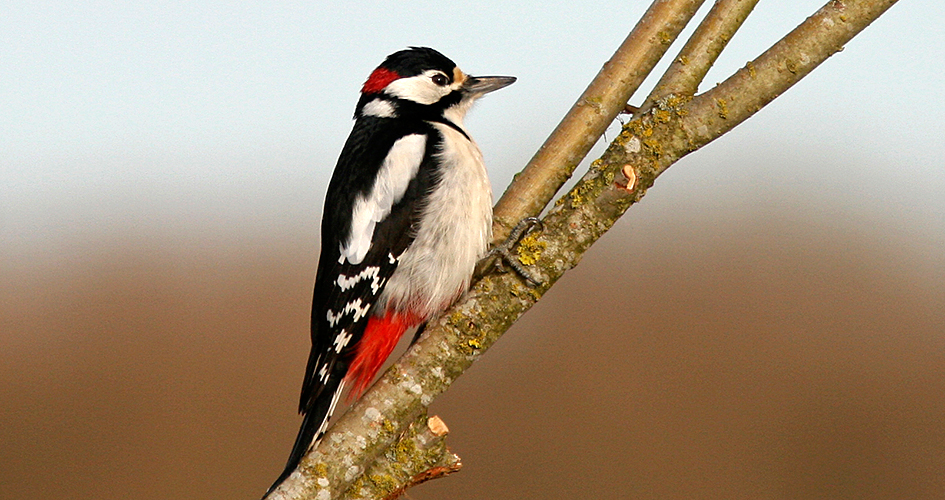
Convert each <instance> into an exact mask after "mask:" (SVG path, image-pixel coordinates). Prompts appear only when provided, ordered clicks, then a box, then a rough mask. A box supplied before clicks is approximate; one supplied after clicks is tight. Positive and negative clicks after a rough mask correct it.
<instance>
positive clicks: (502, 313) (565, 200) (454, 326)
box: [272, 0, 896, 500]
mask: <svg viewBox="0 0 945 500" xmlns="http://www.w3.org/2000/svg"><path fill="white" fill-rule="evenodd" d="M895 1H896V0H845V1H842V2H841V1H838V0H831V1H830V2H829V3H828V4H827V5H825V6H824V7H823V8H822V9H820V10H819V11H818V12H817V13H816V14H814V15H813V16H811V17H810V18H808V19H807V20H806V21H804V22H803V23H802V24H801V25H800V26H798V27H797V28H796V29H795V30H794V31H792V32H791V33H790V34H788V35H787V36H786V37H785V38H784V39H782V40H781V41H779V42H778V43H777V44H775V45H774V46H773V47H772V48H771V49H769V50H768V51H766V52H765V53H764V54H762V55H761V56H760V57H758V58H757V59H756V60H755V61H753V62H752V63H749V64H748V65H747V66H746V67H745V68H742V69H740V70H739V71H738V72H737V73H736V74H735V75H733V76H732V77H731V78H729V79H727V80H726V81H725V82H723V83H722V84H720V85H719V86H717V87H716V88H714V89H712V90H710V91H708V92H706V93H704V94H702V95H700V96H697V97H695V98H692V99H691V100H690V99H689V98H687V97H679V96H667V97H666V98H663V99H660V100H658V101H656V102H655V103H654V106H653V107H652V108H651V109H650V110H649V111H648V112H646V113H643V114H641V115H639V116H635V117H634V119H633V120H631V121H630V122H629V123H627V124H626V125H625V126H624V128H623V130H622V131H621V133H620V135H619V136H618V137H617V138H616V139H615V140H614V141H613V142H612V143H611V144H610V146H609V147H608V148H607V150H606V151H605V152H604V154H603V156H601V158H599V159H598V160H595V161H594V162H593V163H592V164H591V168H590V169H589V171H588V172H587V173H586V174H585V175H584V176H583V177H582V179H581V180H580V181H579V182H578V183H577V185H575V187H574V188H573V189H571V190H570V191H569V192H568V193H567V194H566V195H565V196H563V197H562V198H561V199H560V200H558V202H557V203H556V205H555V207H554V208H553V209H552V210H551V211H550V212H549V213H548V215H547V216H546V217H545V218H544V220H543V222H544V229H543V230H542V231H541V232H538V233H532V234H530V235H529V236H527V239H528V240H529V241H528V242H526V243H527V244H526V245H525V247H526V248H527V249H528V250H527V252H528V255H527V257H528V259H527V260H528V261H530V262H534V264H535V268H536V269H537V271H538V272H539V274H540V275H541V277H542V278H543V280H544V281H543V283H542V284H541V285H540V286H539V287H536V288H531V287H528V286H526V284H525V283H524V282H523V281H522V279H521V278H519V277H518V275H516V274H514V273H508V274H492V275H488V276H486V277H484V278H483V279H482V280H480V281H479V282H477V283H476V284H475V285H474V286H473V288H472V289H471V290H470V291H469V292H468V293H467V294H466V295H465V296H464V297H463V298H462V299H461V300H460V301H459V302H458V303H457V304H456V305H454V306H453V307H452V308H451V309H449V310H448V311H446V312H445V313H444V314H443V315H442V316H441V317H439V318H438V319H436V320H435V321H433V322H431V323H430V324H429V325H428V328H427V330H426V333H425V334H424V335H423V337H422V338H421V339H420V340H419V341H418V342H417V343H416V344H415V345H414V346H413V347H412V348H411V349H410V350H408V351H407V353H406V354H405V355H404V356H403V357H402V358H401V359H400V360H399V361H398V362H397V363H395V364H394V365H393V366H392V367H391V369H390V370H388V371H387V373H385V374H384V376H383V377H381V379H379V380H378V381H377V383H375V385H374V386H373V387H372V388H371V390H369V391H368V392H367V393H366V394H365V395H364V396H363V397H362V398H361V399H360V400H359V401H358V402H357V403H356V404H355V405H354V406H353V407H352V408H350V409H349V410H348V412H347V413H345V414H344V415H342V417H341V418H340V419H339V420H338V421H337V423H336V424H335V425H334V426H333V428H332V429H331V430H330V431H329V434H327V435H326V436H325V438H324V439H323V440H322V441H321V443H320V444H319V446H318V448H317V449H316V450H314V451H313V452H310V453H309V454H308V455H307V456H306V457H305V458H304V459H303V460H302V463H301V465H300V469H299V470H298V471H296V472H295V473H294V474H293V475H292V476H290V478H289V480H287V481H286V483H284V486H285V487H284V488H282V489H280V491H279V495H278V496H276V495H274V496H273V497H272V498H273V499H276V498H281V499H286V500H287V499H303V498H309V499H316V500H328V499H329V498H339V497H341V496H342V495H343V494H344V493H345V492H346V490H348V489H349V488H350V487H351V485H352V483H353V482H354V481H356V480H357V479H358V477H359V475H360V474H361V471H364V470H369V469H370V468H371V467H377V465H375V463H376V462H377V461H378V458H379V457H382V456H383V455H384V454H385V453H390V452H389V451H388V450H390V449H391V447H392V445H393V444H394V443H396V442H398V441H399V440H400V439H401V436H402V435H403V434H404V433H405V431H406V430H407V428H408V426H410V424H411V423H413V422H416V421H418V419H420V418H422V417H421V415H423V414H424V411H425V410H424V409H425V407H426V406H427V405H429V404H430V403H431V402H432V401H433V399H434V398H435V397H436V396H437V395H439V394H440V393H442V392H443V391H445V390H446V389H447V388H448V387H449V385H450V384H451V383H452V382H453V381H454V380H455V379H456V378H457V377H459V376H460V375H461V374H462V373H463V371H465V370H466V369H467V368H468V367H469V366H470V365H471V364H472V363H473V362H474V361H475V360H476V359H478V358H479V356H481V355H482V353H483V352H485V350H487V349H488V348H489V347H490V346H491V345H492V344H493V343H495V342H496V340H498V338H499V337H500V336H501V335H502V334H503V333H504V332H505V331H506V330H507V329H508V328H509V327H510V326H511V325H512V324H513V323H514V322H515V321H516V320H517V319H518V318H519V317H520V316H521V315H522V314H524V313H525V311H527V310H528V309H529V308H531V307H532V306H533V305H534V304H535V303H536V302H537V301H538V300H539V299H540V298H541V296H542V295H543V294H544V293H545V292H546V291H547V290H548V289H549V288H550V287H551V286H552V285H553V284H554V283H555V282H556V281H557V280H558V279H559V278H560V277H561V276H562V275H563V274H564V273H565V272H566V271H567V270H569V269H571V268H572V267H574V266H575V265H577V263H578V262H579V261H580V259H581V256H582V255H583V253H584V252H585V251H586V250H587V249H588V248H589V247H590V246H591V245H592V244H593V243H594V242H595V241H597V239H598V238H600V237H601V236H602V235H603V234H604V233H605V232H606V231H607V230H608V229H610V227H611V226H612V225H613V224H614V222H615V221H616V220H617V219H618V218H619V217H620V216H621V215H622V214H623V213H624V212H625V211H626V210H627V209H628V208H629V207H630V206H631V205H632V204H634V203H636V202H637V201H639V200H640V199H641V198H642V197H643V196H644V195H645V194H646V190H647V189H648V188H649V187H650V186H652V185H653V183H654V182H655V180H656V178H657V176H659V175H660V174H661V173H662V172H663V171H665V170H666V168H668V167H669V166H670V165H671V164H673V163H674V162H675V161H677V160H678V159H679V158H681V157H683V156H685V155H686V154H688V153H690V152H692V151H694V150H696V149H698V148H699V147H701V146H703V145H705V144H706V143H708V142H710V141H712V140H714V139H716V138H718V137H719V136H721V135H722V134H724V133H725V132H727V131H728V130H730V129H731V128H732V127H734V126H735V125H737V124H738V123H740V122H742V121H744V120H745V119H747V118H748V117H749V116H751V115H752V114H753V113H755V112H757V111H758V110H759V109H760V108H761V107H763V106H764V105H765V104H767V103H768V102H770V101H771V100H772V99H774V98H775V97H776V96H777V95H779V94H780V93H782V92H784V91H785V90H787V89H788V88H790V86H791V85H793V84H794V83H796V82H797V81H798V80H799V79H800V78H802V77H803V76H804V75H806V74H807V73H809V72H810V71H811V70H813V68H815V67H816V66H817V65H818V64H820V63H821V62H823V61H824V60H825V59H826V58H827V57H829V56H830V55H832V54H833V53H835V52H837V51H838V50H840V49H841V48H842V46H843V44H845V43H846V42H847V41H849V40H850V39H851V38H852V37H853V36H855V35H856V34H857V33H858V32H860V31H861V30H862V29H864V28H865V27H866V26H867V25H869V24H870V22H872V21H873V20H875V19H876V18H877V17H879V16H880V15H881V14H882V13H883V12H884V11H885V10H886V9H888V8H889V7H890V6H892V4H894V3H895ZM657 3H658V2H657ZM556 168H557V167H556ZM571 168H573V167H571ZM534 182H537V183H538V184H540V185H526V186H525V187H521V189H523V190H525V191H527V192H531V193H533V194H535V195H536V196H537V195H541V196H546V195H548V192H547V189H550V187H549V186H548V185H542V184H543V183H544V184H547V183H548V182H550V181H548V180H547V179H546V180H545V181H534ZM543 186H544V187H543ZM523 192H524V191H523ZM548 196H550V195H548ZM516 203H517V204H518V205H519V206H520V208H514V209H512V208H507V212H506V214H507V215H508V214H515V213H517V212H516V211H517V210H533V209H534V208H535V206H531V205H529V206H526V205H528V204H526V203H522V202H520V201H519V202H516ZM540 209H541V208H540V207H539V208H538V210H540ZM511 220H517V218H515V219H511ZM521 252H522V251H521V250H520V253H521ZM383 461H384V459H383V458H382V459H381V461H380V462H381V464H382V463H383Z"/></svg>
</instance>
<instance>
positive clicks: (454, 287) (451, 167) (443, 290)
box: [376, 123, 492, 319]
mask: <svg viewBox="0 0 945 500" xmlns="http://www.w3.org/2000/svg"><path fill="white" fill-rule="evenodd" d="M433 125H435V126H436V127H437V128H438V129H439V131H440V133H441V134H443V138H444V140H443V147H442V151H440V152H439V153H438V155H439V159H440V161H442V162H443V168H442V170H441V172H442V175H441V177H440V179H439V182H438V183H437V186H436V188H435V190H434V191H433V192H432V193H431V194H430V196H429V199H428V201H427V205H426V207H424V209H423V215H422V217H421V219H420V223H419V226H418V227H417V228H416V232H417V235H416V239H415V240H414V241H413V243H412V244H411V245H410V247H408V248H407V250H406V251H405V252H404V253H403V255H401V256H400V263H399V265H398V267H397V270H396V271H395V272H394V274H393V275H392V276H391V278H390V280H389V281H388V283H387V287H386V288H385V289H384V291H383V292H382V294H381V297H380V299H379V306H380V307H378V308H377V309H376V311H378V312H381V311H384V310H386V309H388V307H395V308H398V309H401V310H404V309H406V310H410V311H411V312H413V313H414V314H417V315H418V316H420V317H422V318H424V319H427V318H429V317H431V316H433V315H434V314H436V313H437V312H439V311H440V310H442V309H443V308H445V307H446V306H448V305H449V303H450V302H452V301H453V300H455V299H456V297H457V296H459V295H460V294H461V293H463V292H464V291H465V290H466V288H467V287H468V286H469V279H470V277H471V276H472V273H473V270H474V268H475V266H476V262H477V261H478V260H479V259H480V258H481V257H482V255H483V254H484V253H485V251H486V249H487V248H488V245H489V241H490V240H491V239H492V187H491V185H490V184H489V178H488V176H487V174H486V168H485V165H483V162H482V153H481V152H480V151H479V147H478V146H476V143H475V142H473V141H472V140H467V139H466V137H463V135H462V134H460V133H459V132H457V131H456V130H454V129H453V128H451V127H449V126H447V125H443V124H441V123H434V124H433Z"/></svg>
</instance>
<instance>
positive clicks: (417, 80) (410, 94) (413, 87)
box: [384, 75, 452, 104]
mask: <svg viewBox="0 0 945 500" xmlns="http://www.w3.org/2000/svg"><path fill="white" fill-rule="evenodd" d="M451 90H452V89H450V87H441V86H439V85H437V84H435V83H433V81H432V80H430V77H429V76H427V75H417V76H411V77H409V78H401V79H399V80H394V81H393V82H391V83H390V84H389V85H387V87H386V88H385V89H384V92H386V93H387V94H389V95H392V96H394V97H399V98H401V99H405V100H408V101H413V102H418V103H420V104H433V103H435V102H437V101H439V100H440V99H441V98H442V97H443V96H445V95H446V94H449V93H450V91H451Z"/></svg>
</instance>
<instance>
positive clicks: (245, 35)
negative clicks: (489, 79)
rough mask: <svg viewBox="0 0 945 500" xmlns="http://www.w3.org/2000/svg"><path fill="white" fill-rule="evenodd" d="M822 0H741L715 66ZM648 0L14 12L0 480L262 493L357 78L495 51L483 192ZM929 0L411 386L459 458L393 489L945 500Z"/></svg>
mask: <svg viewBox="0 0 945 500" xmlns="http://www.w3.org/2000/svg"><path fill="white" fill-rule="evenodd" d="M824 1H825V0H795V1H792V2H760V4H759V6H758V8H757V9H756V10H755V12H754V13H753V14H752V16H751V17H749V18H748V20H747V22H746V24H745V25H744V27H743V28H742V29H741V30H740V31H739V33H738V34H737V36H735V37H734V38H733V39H732V43H731V44H730V46H729V48H728V49H727V50H726V51H725V53H723V55H722V57H721V58H720V59H719V62H718V63H717V65H716V67H715V68H713V70H712V71H711V72H710V73H709V76H708V77H707V79H706V86H711V85H712V84H714V83H715V82H718V81H721V80H722V79H724V78H725V77H726V76H727V75H729V74H730V73H732V72H733V71H735V70H736V69H737V68H739V67H742V66H743V65H744V64H745V61H748V60H750V59H752V58H754V57H756V56H757V55H758V53H759V52H760V50H762V48H764V47H767V46H769V45H770V44H771V43H773V42H774V41H776V40H777V39H778V38H780V37H781V36H782V35H783V34H784V33H787V32H788V30H790V29H791V28H793V27H794V26H796V25H797V23H799V22H801V21H802V20H803V19H804V18H805V17H806V16H808V15H810V14H811V13H812V12H814V11H815V10H816V9H817V8H819V7H820V6H821V5H822V4H823V3H824ZM712 3H713V2H705V4H704V6H703V13H704V12H705V10H707V9H708V8H709V6H710V5H711V4H712ZM648 4H649V2H646V1H640V2H617V3H611V4H607V5H597V4H593V5H592V4H587V5H578V4H577V3H575V2H543V3H542V4H541V8H540V9H536V8H535V6H534V4H533V3H529V2H522V3H520V4H517V3H515V2H495V1H489V0H484V1H482V2H479V1H471V2H463V3H456V4H447V3H444V2H428V1H423V0H418V1H411V2H397V4H396V8H394V7H392V5H393V4H390V3H388V4H384V7H383V8H381V7H380V4H378V3H376V2H355V3H351V2H334V3H333V2H222V1H214V0H210V1H206V2H198V3H179V2H177V3H175V2H118V3H115V2H110V3H103V2H94V1H93V2H60V3H48V2H47V3H44V4H42V6H38V5H34V4H32V3H26V2H20V3H16V2H13V3H10V5H4V7H3V14H2V15H0V65H2V68H0V500H7V499H10V500H12V499H23V498H39V499H42V500H86V499H95V500H126V499H136V500H150V499H155V500H158V499H160V500H172V499H178V498H187V499H208V500H209V499H248V500H255V499H258V498H259V496H260V495H261V494H262V493H263V492H264V491H265V489H266V488H267V487H268V486H269V484H270V483H271V481H272V480H273V479H274V478H275V477H276V476H277V475H278V473H279V472H280V471H281V468H282V466H283V464H284V463H285V460H286V458H287V456H288V452H289V449H290V447H291V444H292V441H293V439H294V437H295V433H296V430H297V426H298V425H299V418H298V416H297V415H296V414H295V407H296V402H297V397H298V391H299V388H300V385H301V377H302V373H303V370H304V365H305V361H306V359H307V355H308V349H309V340H308V326H307V325H308V311H309V307H310V304H309V301H310V300H311V285H312V279H313V273H314V269H315V258H316V255H317V250H316V249H317V246H318V241H317V227H318V222H319V217H320V213H319V211H320V210H319V209H320V207H321V203H322V201H321V196H322V195H323V193H324V189H325V186H326V185H327V182H328V176H329V174H330V171H331V168H332V166H333V164H334V161H335V158H336V157H337V154H338V151H339V150H340V149H341V146H342V144H343V142H344V140H345V137H346V136H347V134H348V132H349V130H350V126H351V124H350V117H351V111H352V108H353V106H354V103H355V102H356V100H357V89H358V88H359V87H360V85H361V84H362V82H363V81H364V78H365V77H366V76H367V75H368V74H370V71H371V70H372V69H373V68H374V67H375V66H376V65H377V64H378V63H379V62H380V61H381V60H382V58H383V56H384V55H386V54H388V53H390V52H393V51H395V50H398V49H400V48H403V47H405V46H408V45H429V46H432V47H436V48H437V49H439V50H441V51H443V53H444V54H447V55H448V56H450V57H451V58H453V59H454V60H455V61H456V62H457V63H458V64H459V65H460V67H461V68H463V69H464V70H465V71H468V72H470V73H471V74H509V75H515V76H517V77H518V78H519V80H518V82H517V83H516V84H515V85H513V86H511V87H509V88H508V89H503V90H502V91H501V92H499V93H496V94H495V95H494V96H490V97H489V98H487V99H484V100H483V102H482V103H481V104H479V105H477V108H476V109H475V110H474V111H473V113H472V114H471V116H470V117H469V120H468V121H467V126H468V127H469V129H470V131H471V132H472V135H473V136H474V137H475V138H476V139H477V141H478V142H479V144H480V146H481V147H482V150H483V151H484V153H485V157H486V163H487V165H488V166H489V170H490V176H491V178H492V180H493V185H494V187H495V190H496V192H497V194H498V193H499V192H500V191H501V188H502V187H503V186H505V185H507V184H508V182H509V180H510V179H511V177H512V175H513V174H514V172H516V171H517V170H518V169H520V168H521V166H522V165H524V164H525V162H526V161H527V160H528V158H529V157H530V156H531V154H532V153H533V152H534V151H535V150H536V149H537V148H538V147H539V146H540V145H541V143H542V141H543V140H544V138H545V137H546V136H547V134H548V133H549V131H550V130H551V129H552V128H553V126H554V125H555V124H556V123H557V122H558V120H559V119H560V117H561V116H563V114H564V113H565V111H566V110H567V109H568V107H569V106H570V105H571V103H572V102H573V101H574V98H575V96H578V95H580V93H581V91H582V90H583V89H584V87H585V86H586V84H587V82H588V81H590V79H591V78H592V77H593V76H594V75H595V74H596V73H597V71H598V70H599V69H600V67H601V64H602V63H603V62H604V61H606V60H607V58H608V57H609V56H610V55H611V54H612V52H613V50H614V48H615V47H617V46H618V45H619V43H620V42H621V41H622V40H623V39H624V37H625V36H626V34H627V32H628V31H629V30H630V28H631V27H632V26H633V24H634V23H635V22H636V20H637V19H639V17H640V15H641V14H642V12H643V11H644V9H645V8H646V6H647V5H648ZM943 18H945V3H942V2H936V1H932V0H913V1H911V2H899V4H897V5H896V6H894V7H893V8H892V9H891V10H890V11H889V12H888V13H887V14H885V15H884V16H883V17H881V18H880V19H879V20H878V21H876V22H875V23H874V25H872V26H870V27H869V28H868V29H867V30H866V31H864V32H863V33H862V34H861V35H860V36H858V37H856V38H855V39H854V40H853V41H852V42H851V43H850V44H848V46H847V47H845V48H844V50H843V51H842V52H840V53H837V54H836V55H835V56H834V57H832V58H831V59H830V60H828V61H827V62H826V63H824V64H823V65H822V66H821V67H819V68H817V70H815V71H814V72H813V73H812V74H811V75H809V76H808V77H806V78H805V79H804V80H803V81H802V82H801V83H800V84H798V85H797V86H795V87H794V88H792V89H791V90H790V91H788V92H787V93H785V94H784V95H782V96H780V97H779V98H778V99H777V100H775V101H774V102H773V103H771V104H770V105H769V106H768V107H766V108H765V109H764V110H762V112H761V113H759V114H758V115H756V116H754V117H752V118H751V119H750V120H748V121H747V122H746V123H744V124H742V125H741V126H739V127H738V128H736V129H735V130H733V131H732V132H731V133H729V134H727V135H726V136H724V137H723V138H721V139H720V140H718V141H716V142H715V143H713V144H710V145H708V146H707V147H706V148H704V149H703V150H700V151H698V152H696V153H694V154H693V155H691V156H689V157H687V158H684V159H683V160H682V161H681V162H679V164H677V165H674V166H673V167H672V168H671V169H670V170H669V171H668V172H667V173H666V174H664V175H663V176H662V177H661V178H660V179H659V180H658V182H657V184H656V185H655V186H654V187H653V188H652V189H651V190H650V192H649V193H648V194H647V196H646V197H645V198H644V200H643V201H642V203H640V204H639V205H637V206H635V207H633V208H632V209H631V210H630V211H629V212H628V214H627V216H626V217H625V218H624V220H622V221H620V222H619V223H618V224H617V226H616V227H615V229H614V230H613V231H612V232H611V233H610V234H608V235H607V236H606V237H605V238H604V239H603V240H601V241H600V242H599V243H598V244H597V245H596V246H594V247H593V248H592V249H591V251H590V252H588V254H587V255H586V256H585V257H584V260H583V261H582V263H581V265H580V266H578V267H577V268H576V269H575V270H573V271H572V272H570V273H568V274H567V275H566V276H565V277H564V278H563V279H562V280H561V281H560V282H559V283H558V284H557V285H556V286H555V287H554V289H552V290H551V291H550V292H549V293H548V295H547V296H546V297H545V298H544V299H543V300H542V301H541V302H540V303H539V304H538V305H537V306H536V307H535V308H534V309H533V310H532V311H529V312H528V313H527V314H526V316H525V317H524V318H522V320H521V321H520V322H519V323H517V324H516V325H515V327H514V328H513V329H512V330H511V331H510V332H509V333H508V334H507V335H506V336H505V337H504V338H503V339H502V340H501V341H500V342H499V343H498V344H497V345H496V346H495V347H494V348H493V349H492V350H491V351H490V352H488V353H487V354H486V355H485V356H484V357H483V358H482V359H481V360H480V361H479V362H478V363H477V364H476V365H475V366H474V367H473V368H472V369H471V370H470V371H469V372H468V373H466V374H465V375H464V376H463V377H462V378H460V379H459V380H458V381H457V382H456V384H455V385H454V387H452V388H451V389H450V390H449V391H448V392H447V393H446V394H444V395H443V396H442V397H441V398H439V399H438V400H437V401H435V403H434V405H433V407H432V410H431V411H432V412H433V413H436V414H439V415H440V416H441V417H442V418H443V419H444V420H445V422H446V423H447V424H448V425H449V427H450V429H451V433H450V437H449V442H450V443H451V446H452V448H453V450H454V451H455V452H456V453H458V454H459V455H460V456H461V457H462V458H463V462H464V468H463V471H462V472H460V473H458V474H456V475H453V476H451V477H448V478H445V479H441V480H437V481H434V482H432V483H429V484H425V485H421V486H419V487H417V488H415V489H412V490H410V491H409V492H408V495H409V497H410V498H411V499H414V500H446V499H451V500H465V499H482V498H496V499H505V498H510V499H519V498H535V499H543V500H550V499H562V500H564V499H575V498H579V499H584V498H594V499H597V498H601V499H643V500H649V499H654V500H655V499H661V500H662V499H707V500H708V499H713V500H714V499H720V498H725V499H746V500H747V499H752V500H756V499H772V500H781V499H785V500H787V499H802V500H803V499H858V500H859V499H877V500H879V499H882V500H886V499H909V500H912V499H920V500H921V499H929V500H931V499H941V498H945V479H943V478H945V474H943V471H945V197H943V193H945V168H943V166H945V160H943V159H945V142H943V141H942V138H941V135H942V134H941V129H942V123H945V100H942V99H941V98H940V97H939V96H940V95H941V90H942V88H945V72H942V71H941V62H942V60H945V40H943V35H942V33H943V32H942V28H941V19H943ZM405 27H409V28H410V29H405ZM692 28H694V26H692V27H690V31H691V29H692ZM682 39H685V35H684V36H683V38H682ZM680 45H681V44H680V43H677V44H676V46H675V47H673V48H671V49H670V54H675V53H676V51H677V50H678V49H679V47H680ZM670 57H672V56H670ZM651 83H652V81H651ZM648 88H649V86H648V85H647V84H645V85H644V90H646V89H648ZM640 99H641V97H635V98H634V99H633V100H631V102H632V103H633V104H639V100H640ZM616 133H617V127H616V126H615V127H612V128H611V130H610V131H608V133H607V137H609V138H613V137H614V135H615V134H616ZM592 156H593V155H592Z"/></svg>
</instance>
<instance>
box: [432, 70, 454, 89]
mask: <svg viewBox="0 0 945 500" xmlns="http://www.w3.org/2000/svg"><path fill="white" fill-rule="evenodd" d="M432 78H433V83H435V84H437V85H439V86H440V87H442V86H444V85H446V84H447V83H449V82H450V80H449V78H446V75H444V74H443V73H437V74H435V75H433V76H432Z"/></svg>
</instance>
